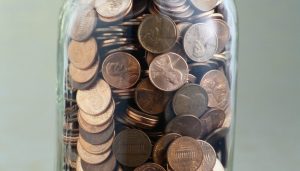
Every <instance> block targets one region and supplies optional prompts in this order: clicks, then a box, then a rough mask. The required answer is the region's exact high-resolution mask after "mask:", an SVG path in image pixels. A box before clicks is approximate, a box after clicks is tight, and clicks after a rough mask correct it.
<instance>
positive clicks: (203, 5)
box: [191, 0, 219, 11]
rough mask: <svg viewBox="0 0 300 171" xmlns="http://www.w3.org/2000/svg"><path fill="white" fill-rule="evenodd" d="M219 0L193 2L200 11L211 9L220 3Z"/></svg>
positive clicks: (193, 0) (197, 0)
mask: <svg viewBox="0 0 300 171" xmlns="http://www.w3.org/2000/svg"><path fill="white" fill-rule="evenodd" d="M218 2H219V0H191V3H192V4H193V5H194V6H195V7H196V8H197V9H198V10H200V11H209V10H212V9H213V8H215V7H216V6H217V5H218Z"/></svg>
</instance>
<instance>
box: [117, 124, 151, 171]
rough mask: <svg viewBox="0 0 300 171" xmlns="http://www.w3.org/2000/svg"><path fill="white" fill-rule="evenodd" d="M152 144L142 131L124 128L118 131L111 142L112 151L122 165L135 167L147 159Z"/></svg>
mask: <svg viewBox="0 0 300 171" xmlns="http://www.w3.org/2000/svg"><path fill="white" fill-rule="evenodd" d="M151 150H152V145H151V141H150V139H149V137H148V136H147V135H146V134H145V133H144V132H142V131H139V130H136V129H126V130H124V131H122V132H120V133H119V134H118V135H117V136H116V138H115V140H114V143H113V153H114V155H115V156H116V159H117V160H118V162H119V163H121V164H122V165H125V166H128V167H137V166H139V165H141V164H143V163H144V162H146V161H147V160H148V158H149V157H150V155H151Z"/></svg>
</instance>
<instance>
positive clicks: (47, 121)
mask: <svg viewBox="0 0 300 171" xmlns="http://www.w3.org/2000/svg"><path fill="white" fill-rule="evenodd" d="M61 3H62V1H61V0H26V1H25V0H0V111H1V112H0V114H1V115H0V116H1V118H0V171H53V170H54V156H55V119H54V115H55V86H56V85H55V80H56V40H57V30H58V29H57V23H58V21H57V18H58V11H59V7H60V6H61ZM237 6H238V11H239V21H240V55H239V80H238V87H239V88H238V118H237V136H236V150H235V154H236V155H235V170H236V171H287V170H289V171H292V170H293V171H294V170H299V163H300V137H299V134H300V113H299V107H300V102H299V97H300V90H299V89H300V67H299V66H300V56H299V54H300V19H299V18H300V12H299V11H300V10H299V7H300V1H299V0H239V1H238V2H237Z"/></svg>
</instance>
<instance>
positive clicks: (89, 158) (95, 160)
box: [77, 143, 111, 164]
mask: <svg viewBox="0 0 300 171" xmlns="http://www.w3.org/2000/svg"><path fill="white" fill-rule="evenodd" d="M77 151H78V154H79V156H80V158H81V159H82V160H84V161H85V162H87V163H90V164H99V163H102V162H103V161H105V160H106V159H107V158H108V157H109V155H110V154H111V150H108V151H107V152H105V153H103V154H91V153H89V152H87V151H85V150H84V148H83V147H82V145H81V144H80V143H77Z"/></svg>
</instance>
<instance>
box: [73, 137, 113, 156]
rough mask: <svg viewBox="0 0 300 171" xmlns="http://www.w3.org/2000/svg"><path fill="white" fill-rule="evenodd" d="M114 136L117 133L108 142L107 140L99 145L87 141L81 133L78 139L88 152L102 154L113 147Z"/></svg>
mask: <svg viewBox="0 0 300 171" xmlns="http://www.w3.org/2000/svg"><path fill="white" fill-rule="evenodd" d="M114 138H115V135H114V134H113V135H112V136H111V138H110V139H109V140H108V141H107V142H105V143H103V144H99V145H93V144H90V143H88V142H87V141H85V140H84V139H83V138H82V137H81V136H80V135H79V139H78V141H79V143H80V144H81V145H82V147H83V148H84V149H85V150H86V151H87V152H89V153H92V154H102V153H104V152H106V151H107V150H108V149H110V148H111V146H112V143H113V141H114Z"/></svg>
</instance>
